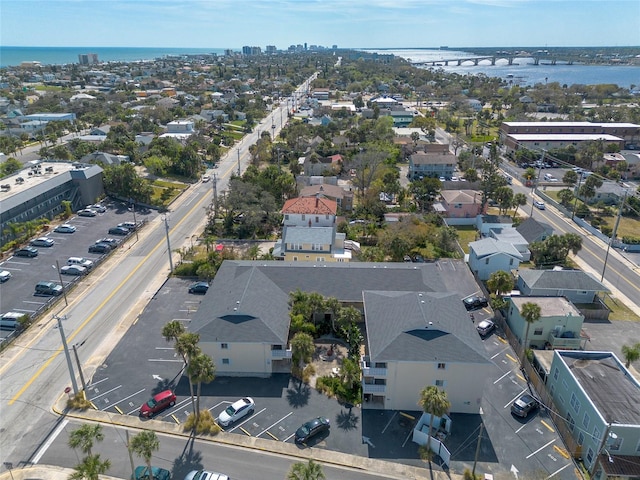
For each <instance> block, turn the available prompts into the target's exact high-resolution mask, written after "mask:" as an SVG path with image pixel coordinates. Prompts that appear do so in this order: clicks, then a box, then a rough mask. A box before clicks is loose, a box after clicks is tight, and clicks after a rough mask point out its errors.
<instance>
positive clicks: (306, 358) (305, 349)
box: [291, 332, 315, 370]
mask: <svg viewBox="0 0 640 480" xmlns="http://www.w3.org/2000/svg"><path fill="white" fill-rule="evenodd" d="M314 350H315V345H314V343H313V337H312V336H311V335H309V334H308V333H304V332H298V333H296V334H295V335H294V336H293V338H292V339H291V356H292V357H293V361H294V362H295V363H297V364H298V366H299V367H300V370H302V367H303V365H304V364H305V363H309V362H310V361H311V356H312V355H313V351H314Z"/></svg>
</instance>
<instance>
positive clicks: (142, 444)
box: [129, 430, 160, 480]
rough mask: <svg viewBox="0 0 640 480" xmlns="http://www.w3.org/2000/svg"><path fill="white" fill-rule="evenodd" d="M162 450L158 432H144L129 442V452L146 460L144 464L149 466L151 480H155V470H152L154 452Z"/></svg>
mask: <svg viewBox="0 0 640 480" xmlns="http://www.w3.org/2000/svg"><path fill="white" fill-rule="evenodd" d="M159 448H160V440H158V437H157V435H156V432H152V431H151V430H144V431H142V432H140V433H139V434H137V435H135V436H134V437H132V438H131V441H130V442H129V450H130V451H131V452H133V453H135V454H136V455H138V456H139V457H142V458H143V459H144V463H146V464H147V472H148V474H149V480H153V470H152V469H151V457H152V456H153V452H155V451H157V450H158V449H159Z"/></svg>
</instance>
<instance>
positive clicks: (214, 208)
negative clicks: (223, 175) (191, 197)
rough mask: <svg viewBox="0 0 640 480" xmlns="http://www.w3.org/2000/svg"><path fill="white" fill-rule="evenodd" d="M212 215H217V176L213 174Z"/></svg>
mask: <svg viewBox="0 0 640 480" xmlns="http://www.w3.org/2000/svg"><path fill="white" fill-rule="evenodd" d="M213 215H214V218H215V217H217V216H218V177H217V176H216V174H215V172H214V174H213Z"/></svg>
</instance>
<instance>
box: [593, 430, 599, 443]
mask: <svg viewBox="0 0 640 480" xmlns="http://www.w3.org/2000/svg"><path fill="white" fill-rule="evenodd" d="M593 438H594V439H596V440H597V441H600V430H598V427H593Z"/></svg>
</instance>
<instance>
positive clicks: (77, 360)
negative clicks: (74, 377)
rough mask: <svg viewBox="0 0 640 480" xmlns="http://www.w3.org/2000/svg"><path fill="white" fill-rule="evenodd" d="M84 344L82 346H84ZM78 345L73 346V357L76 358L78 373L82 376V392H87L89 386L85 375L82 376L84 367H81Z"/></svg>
mask: <svg viewBox="0 0 640 480" xmlns="http://www.w3.org/2000/svg"><path fill="white" fill-rule="evenodd" d="M83 344H84V342H82V343H81V344H80V346H82V345H83ZM76 346H77V345H76V344H74V345H73V355H74V356H75V357H76V365H77V366H78V373H79V374H80V383H81V384H82V391H83V392H86V391H87V384H86V382H85V381H84V375H83V374H82V367H81V366H80V358H78V350H77V349H76Z"/></svg>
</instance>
